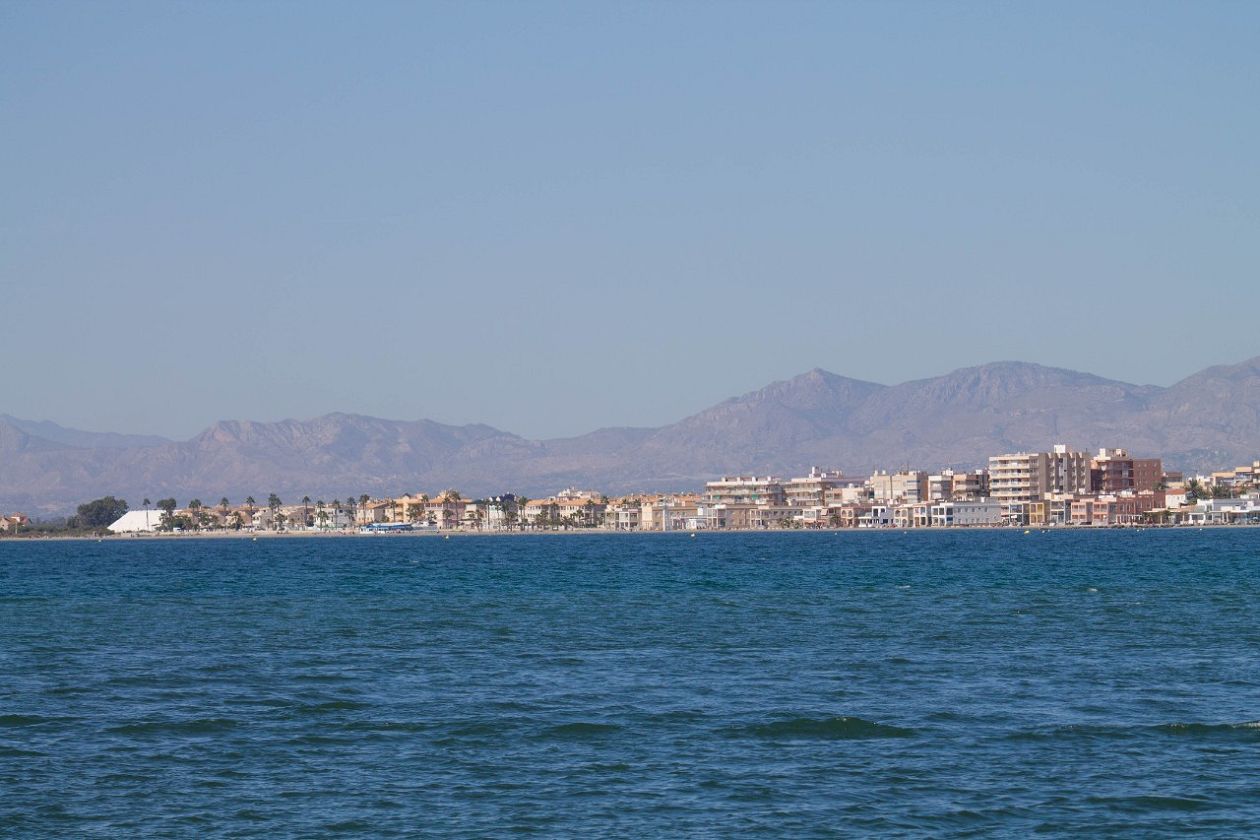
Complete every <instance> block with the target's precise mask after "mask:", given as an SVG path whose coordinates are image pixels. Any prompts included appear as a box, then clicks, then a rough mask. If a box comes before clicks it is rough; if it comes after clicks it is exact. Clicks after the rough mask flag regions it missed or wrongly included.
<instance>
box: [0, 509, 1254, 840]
mask: <svg viewBox="0 0 1260 840" xmlns="http://www.w3.org/2000/svg"><path fill="white" fill-rule="evenodd" d="M1258 597H1260V529H1254V530H1242V529H1240V530H1208V531H1185V530H1179V531H1157V530H1146V531H1101V532H1099V531H1091V532H1079V531H1078V532H1051V533H1040V532H1036V533H1033V534H1027V535H1026V534H1023V533H1022V532H1019V531H1013V532H957V531H950V532H936V533H922V532H911V533H908V534H907V533H901V532H891V533H840V534H836V533H772V534H702V535H700V536H699V537H697V538H694V539H693V538H689V537H687V536H686V535H672V534H666V535H641V536H629V535H592V536H537V537H529V536H521V537H498V538H494V537H486V538H478V537H461V538H455V539H450V540H442V539H434V538H426V537H372V538H344V539H335V538H334V539H328V538H324V539H265V540H259V541H257V542H251V541H248V540H232V539H218V540H195V539H179V540H168V541H156V540H154V541H146V540H124V541H106V542H103V543H95V542H56V543H53V542H35V541H14V540H10V541H5V542H0V835H3V836H17V837H26V836H31V837H44V836H73V837H104V836H126V837H141V836H174V837H178V836H188V837H193V836H195V837H285V836H302V837H307V836H335V835H346V836H374V837H400V836H450V837H485V836H504V835H509V834H526V835H538V836H563V837H579V836H582V837H586V836H619V837H630V836H633V837H640V836H670V837H675V836H690V837H732V836H748V837H824V836H826V837H832V836H850V835H864V834H872V835H898V836H914V835H922V836H1025V835H1029V834H1033V833H1041V834H1046V835H1050V836H1054V835H1087V836H1138V837H1183V836H1186V835H1194V834H1199V835H1204V836H1233V837H1239V836H1249V835H1251V836H1254V835H1256V834H1260V620H1258V618H1257V609H1256V607H1257V603H1258V601H1257V599H1258Z"/></svg>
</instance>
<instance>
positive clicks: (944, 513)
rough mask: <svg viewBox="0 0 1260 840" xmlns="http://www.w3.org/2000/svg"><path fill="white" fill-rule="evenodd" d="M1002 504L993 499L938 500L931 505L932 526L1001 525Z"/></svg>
mask: <svg viewBox="0 0 1260 840" xmlns="http://www.w3.org/2000/svg"><path fill="white" fill-rule="evenodd" d="M1001 524H1002V506H1001V505H1000V504H998V503H997V502H996V501H994V500H993V499H977V500H974V501H958V502H938V503H937V504H934V505H932V527H934V528H948V527H952V526H955V525H1001Z"/></svg>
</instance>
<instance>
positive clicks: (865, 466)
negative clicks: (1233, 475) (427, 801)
mask: <svg viewBox="0 0 1260 840" xmlns="http://www.w3.org/2000/svg"><path fill="white" fill-rule="evenodd" d="M1056 442H1062V443H1068V444H1070V445H1072V446H1075V447H1077V448H1081V449H1092V448H1096V447H1099V446H1123V447H1126V448H1128V449H1129V451H1130V452H1132V453H1134V454H1137V455H1141V456H1147V455H1159V456H1162V457H1164V459H1165V463H1166V465H1168V466H1169V467H1171V468H1180V469H1186V470H1207V469H1213V468H1223V467H1226V466H1232V465H1233V464H1234V463H1235V462H1237V463H1243V462H1248V461H1250V460H1251V459H1252V458H1255V457H1256V456H1257V455H1258V454H1260V357H1256V358H1253V359H1250V360H1248V361H1245V362H1242V363H1240V364H1236V365H1228V366H1218V367H1211V368H1207V369H1206V370H1203V371H1201V372H1199V373H1197V374H1194V375H1193V376H1190V377H1187V378H1186V379H1184V380H1182V381H1180V382H1178V383H1176V384H1175V385H1172V386H1170V387H1167V388H1162V387H1156V386H1150V385H1130V384H1128V383H1124V382H1117V381H1113V380H1108V379H1103V378H1101V377H1098V376H1093V375H1091V374H1086V373H1077V372H1075V371H1070V370H1062V369H1058V368H1048V367H1043V366H1041V365H1035V364H1028V363H1022V362H998V363H994V364H988V365H981V366H979V367H972V368H963V369H960V370H956V371H953V372H952V373H948V374H946V375H944V376H939V377H934V378H931V379H921V380H916V381H912V382H905V383H902V384H900V385H892V386H889V385H880V384H877V383H873V382H863V381H860V380H856V379H849V378H847V377H843V376H838V375H836V374H834V373H828V372H827V371H824V370H819V369H815V370H811V371H809V372H807V373H804V374H801V375H800V376H797V377H795V378H793V379H790V380H787V381H783V382H775V383H772V384H770V385H767V386H766V387H764V388H762V389H760V390H757V391H753V392H750V393H748V394H744V395H743V396H740V397H735V398H732V399H729V400H726V401H725V402H722V403H719V404H718V405H715V406H713V407H711V408H708V409H706V410H704V411H701V412H700V413H698V414H695V415H692V416H690V417H687V418H685V419H683V420H680V421H678V422H677V423H673V424H671V425H667V426H662V427H660V428H608V429H600V430H597V431H594V432H591V433H589V434H586V435H581V436H579V437H573V438H561V439H554V440H544V441H534V440H527V439H525V438H522V437H519V436H517V435H514V434H511V433H509V432H505V431H501V430H499V429H495V428H492V427H490V426H484V425H466V426H452V425H446V424H442V423H436V422H433V421H431V420H416V421H398V420H382V419H379V418H374V417H364V416H360V415H353V414H339V413H338V414H328V415H325V416H322V417H317V418H315V419H313V420H305V421H298V420H283V421H280V422H276V423H258V422H252V421H222V422H219V423H216V424H214V425H213V426H211V427H210V428H208V429H206V430H205V431H204V432H202V433H201V434H199V435H197V436H196V437H194V438H192V439H191V440H187V441H170V440H166V439H164V438H160V437H153V436H143V435H119V434H110V433H95V432H82V431H78V430H74V429H66V428H64V427H61V426H58V425H57V424H55V423H51V422H48V421H40V422H32V421H28V420H20V419H17V418H13V417H10V416H8V415H0V510H4V511H12V510H22V511H23V512H26V513H29V514H38V513H60V512H66V511H69V510H71V509H73V507H74V506H75V505H76V504H78V503H80V502H82V501H85V500H88V499H92V498H95V497H98V496H101V495H105V494H114V495H118V496H122V497H124V498H126V499H127V500H128V501H129V502H131V504H132V506H133V507H135V506H137V505H138V504H139V503H140V501H141V500H142V499H143V498H145V497H148V498H150V499H158V498H160V497H164V496H174V497H175V498H177V499H178V500H179V501H180V503H181V504H182V503H184V502H186V501H187V500H188V499H190V498H193V497H199V498H201V499H202V500H203V501H205V502H207V503H213V502H217V501H218V499H219V498H220V497H221V496H227V497H228V498H229V499H230V500H232V501H233V502H239V501H240V500H242V499H244V498H245V496H247V495H253V496H255V497H256V498H260V499H262V498H265V497H266V495H267V494H268V493H271V492H275V493H277V494H279V495H280V496H281V498H282V499H284V500H285V501H296V500H297V499H299V498H300V497H301V496H302V495H310V496H311V497H312V498H324V499H329V500H331V499H333V498H345V497H346V496H350V495H353V496H358V495H359V494H361V493H370V494H391V495H393V494H401V493H404V492H421V491H424V492H430V493H432V492H434V491H437V490H441V489H443V488H446V487H457V488H459V489H460V490H461V491H462V492H463V493H464V494H465V495H487V494H492V493H501V492H508V491H515V492H521V493H526V494H528V495H530V496H539V495H546V494H550V493H553V492H555V491H556V490H559V489H561V488H563V487H565V486H568V485H580V486H583V487H593V488H598V489H602V490H605V491H607V492H626V491H632V490H667V489H669V490H681V489H695V488H698V487H699V486H700V485H701V484H702V483H703V482H704V481H706V480H708V479H710V478H713V477H714V476H718V475H721V474H724V473H727V474H729V473H734V472H743V473H750V472H756V473H768V472H774V473H779V474H792V473H797V472H800V471H803V470H806V469H808V468H809V466H810V465H814V464H817V465H820V466H823V467H828V468H839V469H843V470H845V471H846V472H848V473H850V474H861V473H864V472H867V471H869V470H871V469H875V468H888V469H896V468H899V467H903V466H911V467H915V468H921V469H928V470H935V469H939V468H942V467H950V466H952V467H977V466H982V465H984V464H985V463H986V459H987V458H988V456H989V455H993V454H998V453H1002V452H1011V451H1019V450H1026V449H1043V448H1045V447H1048V446H1050V445H1051V444H1053V443H1056Z"/></svg>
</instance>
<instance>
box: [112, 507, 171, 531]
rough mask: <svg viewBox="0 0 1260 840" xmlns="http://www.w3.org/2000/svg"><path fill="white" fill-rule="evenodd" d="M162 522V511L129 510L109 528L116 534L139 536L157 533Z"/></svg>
mask: <svg viewBox="0 0 1260 840" xmlns="http://www.w3.org/2000/svg"><path fill="white" fill-rule="evenodd" d="M161 521H162V511H160V510H129V511H127V512H126V513H124V514H123V515H122V516H120V517H119V518H118V521H116V522H114V523H113V524H112V525H110V526H109V530H110V531H113V532H114V533H115V534H137V533H142V532H145V531H156V530H157V529H158V524H159V523H161Z"/></svg>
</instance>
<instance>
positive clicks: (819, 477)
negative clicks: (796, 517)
mask: <svg viewBox="0 0 1260 840" xmlns="http://www.w3.org/2000/svg"><path fill="white" fill-rule="evenodd" d="M844 484H845V478H844V473H842V472H840V471H839V470H832V471H829V472H824V471H823V470H820V469H818V467H812V468H810V471H809V475H806V476H801V477H800V478H793V479H789V480H788V482H787V483H786V484H784V485H783V493H784V496H785V497H786V502H787V504H788V505H789V506H791V507H801V508H813V507H826V506H827V497H828V494H829V493H830V492H831V491H833V490H835V489H836V488H839V487H842V486H844Z"/></svg>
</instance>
